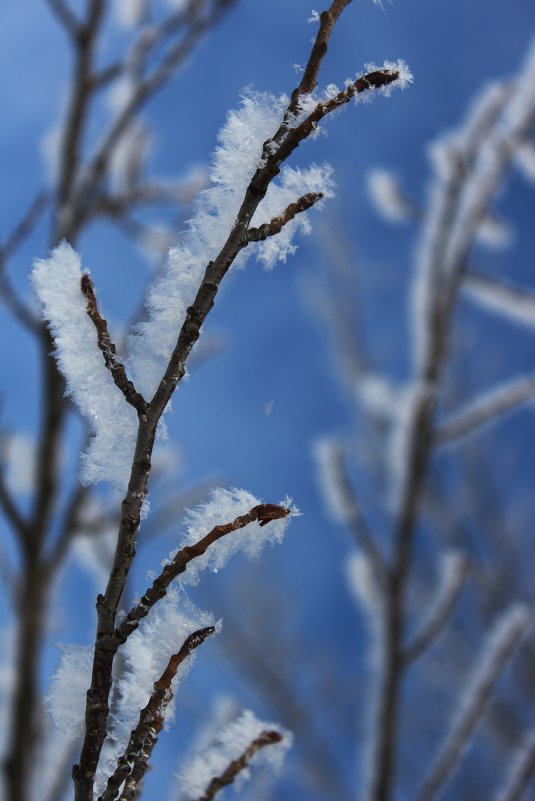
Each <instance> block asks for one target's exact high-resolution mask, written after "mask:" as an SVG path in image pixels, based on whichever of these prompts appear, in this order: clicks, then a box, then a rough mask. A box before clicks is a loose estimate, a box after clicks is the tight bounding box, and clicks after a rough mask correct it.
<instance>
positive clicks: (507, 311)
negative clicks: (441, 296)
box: [462, 270, 535, 328]
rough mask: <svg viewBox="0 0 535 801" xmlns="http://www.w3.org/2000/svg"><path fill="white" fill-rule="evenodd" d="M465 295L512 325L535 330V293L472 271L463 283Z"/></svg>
mask: <svg viewBox="0 0 535 801" xmlns="http://www.w3.org/2000/svg"><path fill="white" fill-rule="evenodd" d="M462 289H463V294H464V295H467V296H468V297H469V298H470V300H472V301H474V303H477V304H478V305H479V306H481V307H483V308H484V309H488V310H489V311H493V312H496V313H497V314H499V315H502V316H503V317H505V318H506V319H508V320H510V321H511V322H512V323H518V324H519V325H525V326H527V327H528V328H535V293H533V292H530V291H529V290H526V289H523V288H521V287H517V286H513V285H512V284H506V283H504V282H503V281H497V280H496V279H494V278H490V277H488V276H486V275H483V274H482V273H476V272H474V271H473V270H471V271H470V272H469V273H468V274H467V275H466V277H465V279H464V281H463V286H462Z"/></svg>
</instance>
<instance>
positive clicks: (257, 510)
mask: <svg viewBox="0 0 535 801" xmlns="http://www.w3.org/2000/svg"><path fill="white" fill-rule="evenodd" d="M289 514H290V510H289V509H287V508H286V507H285V506H277V505H276V504H270V503H263V504H260V505H259V506H254V507H253V508H252V509H251V510H250V511H249V512H247V514H245V515H240V516H239V517H237V518H236V519H235V520H233V521H232V522H231V523H226V524H224V525H219V526H214V528H213V529H212V530H211V531H210V532H209V533H208V534H206V536H205V537H203V538H202V539H201V540H199V541H198V542H196V543H195V545H186V547H185V548H182V549H181V550H180V551H178V552H177V553H176V554H175V556H174V557H173V560H172V561H171V562H169V564H167V565H165V567H164V568H163V570H162V572H161V573H160V575H159V576H158V577H157V578H156V579H154V581H153V582H152V585H151V586H150V588H149V589H148V590H147V592H146V593H145V594H144V595H143V597H142V598H141V599H140V600H139V601H138V603H137V604H136V605H135V606H134V607H133V608H132V609H131V610H130V612H129V613H128V614H127V615H126V617H125V619H124V620H123V622H122V623H121V624H120V626H118V628H117V629H116V630H115V636H116V638H117V639H118V640H119V641H120V642H125V641H126V639H127V638H128V637H129V636H130V634H132V632H133V631H135V629H137V627H138V626H139V624H140V622H141V620H143V618H144V617H146V616H147V615H148V613H149V611H150V610H151V609H152V607H153V606H154V605H155V604H156V603H158V601H160V600H161V599H162V598H163V597H164V596H165V594H166V593H167V590H168V588H169V585H170V584H171V582H172V581H174V579H175V578H176V577H177V576H179V575H180V574H181V573H184V572H185V571H186V569H187V567H188V565H189V563H190V562H191V561H193V559H197V558H198V557H199V556H202V555H203V554H204V553H206V551H207V550H208V548H209V547H210V545H213V543H214V542H217V540H219V539H221V537H225V536H227V534H231V533H232V532H233V531H238V530H239V529H241V528H244V527H245V526H248V525H249V523H253V522H255V521H258V523H259V525H261V526H265V525H267V523H269V522H270V521H271V520H280V519H281V518H283V517H287V516H288V515H289Z"/></svg>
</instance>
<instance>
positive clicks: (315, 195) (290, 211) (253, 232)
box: [247, 192, 323, 242]
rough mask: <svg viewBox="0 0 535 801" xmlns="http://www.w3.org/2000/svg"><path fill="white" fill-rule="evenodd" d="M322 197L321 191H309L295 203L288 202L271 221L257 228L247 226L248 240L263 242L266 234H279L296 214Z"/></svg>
mask: <svg viewBox="0 0 535 801" xmlns="http://www.w3.org/2000/svg"><path fill="white" fill-rule="evenodd" d="M322 197H323V194H322V192H310V193H309V194H308V195H303V197H300V198H299V200H296V201H295V203H290V205H289V206H287V207H286V209H285V210H284V211H283V212H282V214H280V215H279V216H278V217H273V219H272V220H271V222H269V223H264V224H263V225H261V226H260V227H259V228H249V230H248V231H247V239H248V241H249V242H263V241H264V240H265V239H267V238H268V236H276V235H277V234H280V232H281V231H282V229H283V228H284V226H285V225H287V224H288V223H289V222H291V221H292V220H293V219H294V217H295V216H296V215H297V214H302V213H303V212H304V211H308V209H311V208H312V206H314V205H315V204H316V203H318V202H319V201H320V200H321V199H322Z"/></svg>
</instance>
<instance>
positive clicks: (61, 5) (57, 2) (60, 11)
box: [46, 0, 80, 39]
mask: <svg viewBox="0 0 535 801" xmlns="http://www.w3.org/2000/svg"><path fill="white" fill-rule="evenodd" d="M46 3H47V5H48V6H49V8H50V10H51V11H52V12H53V14H54V16H55V17H56V18H57V19H58V21H59V22H60V24H61V25H62V26H63V27H64V28H65V30H66V31H67V33H68V34H69V35H70V36H71V37H72V38H73V39H76V38H77V37H78V36H79V33H80V23H79V22H78V20H77V19H76V17H75V16H74V14H73V13H72V11H71V9H70V8H69V6H68V5H67V3H65V2H64V0H46Z"/></svg>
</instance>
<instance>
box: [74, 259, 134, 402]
mask: <svg viewBox="0 0 535 801" xmlns="http://www.w3.org/2000/svg"><path fill="white" fill-rule="evenodd" d="M81 289H82V294H83V296H84V297H85V299H86V300H87V313H88V315H89V317H90V318H91V320H92V322H93V324H94V326H95V328H96V329H97V334H98V346H99V348H100V350H101V351H102V355H103V356H104V363H105V365H106V367H107V368H108V370H109V371H110V373H111V374H112V376H113V380H114V382H115V385H116V387H118V389H120V390H121V392H122V393H123V395H124V397H125V400H126V401H127V403H129V404H130V405H131V406H133V407H134V409H135V410H136V411H137V413H138V414H145V412H146V410H147V402H146V400H145V399H144V397H143V395H141V394H140V393H139V392H138V391H137V390H136V388H135V387H134V385H133V383H132V382H131V381H130V379H129V378H128V376H127V374H126V369H125V367H124V365H123V364H122V362H121V361H120V360H119V358H118V356H117V348H116V347H115V345H114V343H113V342H112V340H111V337H110V334H109V332H108V324H107V322H106V320H105V319H104V318H103V317H102V316H101V314H100V312H99V310H98V306H97V299H96V296H95V290H94V288H93V283H92V281H91V278H90V277H89V275H88V274H87V273H84V275H83V276H82V280H81Z"/></svg>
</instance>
